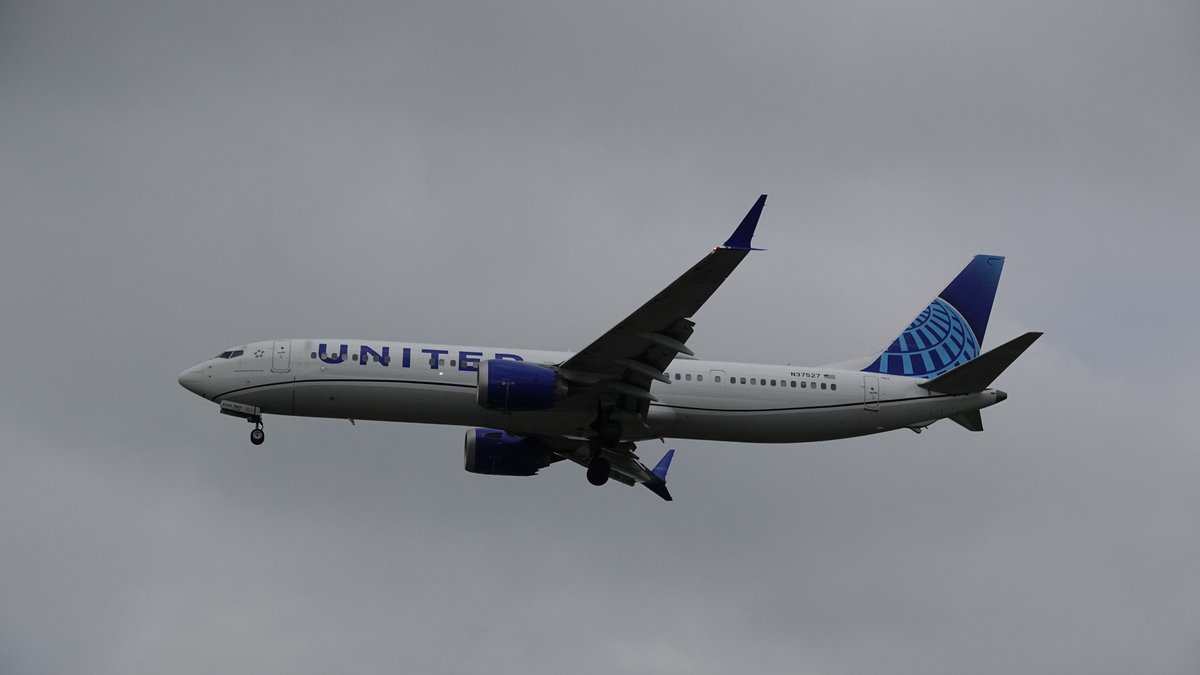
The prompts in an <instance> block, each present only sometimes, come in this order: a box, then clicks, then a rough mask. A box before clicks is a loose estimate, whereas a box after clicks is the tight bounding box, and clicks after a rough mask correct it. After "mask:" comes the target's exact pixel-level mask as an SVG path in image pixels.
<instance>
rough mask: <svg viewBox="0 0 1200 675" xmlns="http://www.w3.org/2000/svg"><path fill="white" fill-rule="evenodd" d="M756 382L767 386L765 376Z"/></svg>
mask: <svg viewBox="0 0 1200 675" xmlns="http://www.w3.org/2000/svg"><path fill="white" fill-rule="evenodd" d="M758 383H759V384H761V385H762V386H764V387H765V386H767V378H765V377H764V378H763V379H761V380H759V381H758Z"/></svg>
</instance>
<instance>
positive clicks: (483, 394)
mask: <svg viewBox="0 0 1200 675" xmlns="http://www.w3.org/2000/svg"><path fill="white" fill-rule="evenodd" d="M477 389H478V395H477V398H478V401H479V405H481V406H483V407H484V408H488V409H489V410H545V409H546V408H552V407H554V403H555V402H556V401H559V400H561V399H563V398H565V397H566V395H567V385H566V383H565V382H563V381H562V379H561V378H559V376H558V373H557V372H555V371H554V369H553V368H547V367H546V366H539V365H537V364H535V363H525V362H524V361H509V360H507V359H489V360H487V361H484V362H483V363H481V364H479V379H478V380H477Z"/></svg>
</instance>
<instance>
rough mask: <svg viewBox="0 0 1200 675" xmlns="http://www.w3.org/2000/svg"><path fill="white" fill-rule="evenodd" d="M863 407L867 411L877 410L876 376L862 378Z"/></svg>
mask: <svg viewBox="0 0 1200 675" xmlns="http://www.w3.org/2000/svg"><path fill="white" fill-rule="evenodd" d="M863 407H864V408H866V409H867V410H879V377H878V376H877V375H864V376H863Z"/></svg>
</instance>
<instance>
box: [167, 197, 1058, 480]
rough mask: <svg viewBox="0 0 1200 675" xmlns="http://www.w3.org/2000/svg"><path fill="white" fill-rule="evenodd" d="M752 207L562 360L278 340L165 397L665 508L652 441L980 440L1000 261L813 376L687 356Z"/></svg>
mask: <svg viewBox="0 0 1200 675" xmlns="http://www.w3.org/2000/svg"><path fill="white" fill-rule="evenodd" d="M766 198H767V196H766V195H762V196H760V197H759V198H758V200H757V201H756V202H755V203H754V206H753V207H752V208H751V209H750V211H749V212H748V213H747V214H746V216H745V218H743V219H742V221H741V222H740V223H739V224H738V226H737V228H736V229H735V230H734V232H733V234H732V235H731V236H730V237H729V239H727V240H726V241H725V243H724V244H722V245H720V246H717V247H716V248H714V249H713V250H712V251H711V252H710V253H709V254H708V255H707V256H705V257H704V258H703V259H701V260H700V262H698V263H696V264H695V265H694V266H693V267H692V268H691V269H689V270H688V271H686V272H684V273H683V275H682V276H680V277H679V278H678V279H676V280H675V281H674V282H673V283H671V284H670V285H669V286H667V287H666V288H665V289H663V290H662V291H661V292H659V293H658V294H657V295H655V296H654V297H653V298H651V299H650V300H649V301H648V302H646V303H645V304H643V305H642V306H641V307H639V308H638V309H637V310H635V311H634V312H633V313H632V314H630V315H629V316H628V317H626V318H625V319H624V320H623V321H621V322H620V323H618V324H616V325H615V326H614V327H613V328H612V329H610V330H609V331H608V332H606V333H604V334H603V335H601V336H600V337H598V338H596V339H595V340H594V341H593V342H592V343H591V344H589V345H587V346H586V347H584V348H583V349H582V350H580V351H578V352H559V351H539V350H532V349H518V348H496V347H481V346H462V345H444V344H427V343H413V342H394V341H386V340H355V339H279V340H265V341H260V342H252V343H249V344H245V345H241V346H238V347H234V348H231V349H226V350H224V351H222V352H221V353H220V354H218V355H216V356H214V357H213V358H211V359H208V360H207V361H204V362H202V363H200V364H197V365H195V366H193V367H191V368H188V369H187V370H185V371H184V372H183V373H182V374H181V375H180V376H179V383H180V384H181V385H183V387H184V388H186V389H188V390H189V391H191V392H193V393H195V394H198V395H200V396H202V397H204V398H206V399H208V400H210V401H213V402H214V403H217V404H219V405H220V412H221V413H223V414H226V415H230V416H234V417H240V418H244V419H246V420H247V421H248V422H250V423H252V424H254V428H253V430H252V431H251V432H250V441H251V443H253V444H255V445H259V444H261V443H262V442H263V440H264V438H265V434H264V432H263V415H267V414H271V415H295V416H304V417H325V418H337V419H349V420H351V421H352V422H353V421H354V420H382V421H392V422H417V423H425V424H444V425H457V426H466V427H470V428H469V429H468V430H467V433H466V439H465V441H464V455H465V468H466V470H467V471H469V472H472V473H477V474H487V475H507V476H531V475H534V474H536V473H538V471H539V470H541V469H543V468H546V467H547V466H549V465H550V464H552V463H554V462H558V461H561V460H564V459H566V460H570V461H572V462H575V463H576V464H579V465H581V466H583V467H585V468H586V469H587V479H588V482H590V483H592V484H593V485H603V484H605V483H606V482H607V481H608V480H609V479H613V480H616V481H618V482H621V483H624V484H626V485H639V484H640V485H644V486H646V487H647V488H649V489H650V490H651V491H652V492H654V493H655V494H656V495H658V496H659V497H661V498H663V499H665V500H667V501H671V499H672V496H671V493H670V492H669V491H668V490H667V487H666V479H667V471H668V469H669V468H670V465H671V461H672V459H673V457H674V455H675V449H674V448H672V449H669V450H668V451H667V453H666V454H665V455H664V456H663V457H662V459H661V460H660V461H659V462H658V463H657V464H656V465H655V466H654V467H653V468H651V467H649V466H647V465H645V464H643V463H642V461H641V459H640V458H639V457H638V455H637V454H636V453H635V450H636V448H637V443H638V442H642V441H649V440H653V439H658V440H664V441H665V439H666V438H675V439H701V440H714V441H730V442H745V443H800V442H809V441H825V440H831V439H838V438H848V437H853V436H863V435H867V434H874V433H879V432H884V431H892V430H897V429H911V430H913V431H916V432H917V433H920V432H921V431H922V430H923V429H925V428H926V427H928V426H929V425H931V424H933V423H934V422H936V421H938V420H941V419H950V420H952V421H954V422H956V423H958V424H959V425H961V426H963V427H965V428H966V429H968V430H970V431H982V430H983V422H982V418H981V416H980V412H979V411H980V410H981V409H983V408H986V407H988V406H992V405H995V404H997V403H1000V402H1001V401H1004V400H1005V399H1006V398H1007V397H1008V394H1006V393H1005V392H1003V391H1001V390H999V389H994V388H992V387H991V385H992V382H993V381H994V380H995V379H996V378H997V377H998V376H999V375H1000V374H1001V373H1002V372H1003V371H1004V370H1005V369H1006V368H1008V366H1009V365H1011V364H1012V363H1013V361H1015V360H1016V359H1017V358H1018V357H1019V356H1020V355H1021V354H1022V353H1023V352H1024V351H1025V350H1026V349H1028V348H1029V346H1030V345H1032V344H1033V342H1034V341H1035V340H1037V339H1038V338H1039V337H1041V335H1042V333H1040V332H1029V333H1025V334H1024V335H1021V336H1020V337H1017V338H1015V339H1013V340H1010V341H1009V342H1006V343H1004V344H1003V345H1000V346H999V347H997V348H995V349H993V350H991V351H988V352H983V351H982V350H981V345H982V344H983V337H984V332H985V331H986V329H987V324H988V318H989V316H990V315H991V310H992V303H993V300H994V299H995V295H996V288H997V286H998V284H999V281H1000V272H1001V270H1002V268H1003V266H1004V258H1003V257H1001V256H995V255H977V256H975V257H974V258H973V259H972V260H971V261H970V262H969V263H968V264H967V266H966V267H965V268H963V270H962V271H961V272H960V273H959V274H958V276H956V277H955V278H954V279H953V280H952V281H951V282H950V284H949V285H948V286H946V288H945V289H944V290H943V291H942V292H941V293H939V294H938V295H937V296H936V297H935V298H934V299H933V300H932V301H931V302H930V303H929V304H928V305H927V306H926V307H925V308H924V309H923V310H922V311H921V313H920V314H918V315H917V317H916V318H915V319H913V321H912V322H911V323H910V324H909V325H908V327H907V328H905V329H904V330H903V331H901V332H900V334H899V335H898V336H897V337H896V338H895V339H894V340H892V342H891V343H890V345H889V346H888V347H887V348H885V349H883V350H882V351H880V352H878V353H876V354H872V355H870V356H866V357H862V358H859V359H852V360H849V361H843V362H839V363H835V364H830V365H825V366H792V365H768V364H754V363H733V362H726V361H706V360H701V359H698V358H696V356H695V354H694V353H693V352H692V350H691V349H689V348H688V346H687V342H688V338H690V337H691V336H692V333H693V331H694V328H695V326H696V324H695V322H693V321H692V317H693V316H694V315H695V314H696V312H697V311H698V310H699V309H700V307H701V306H702V305H703V304H704V303H705V301H707V300H708V299H709V298H710V297H711V296H712V294H713V293H714V292H715V291H716V290H717V288H718V287H719V286H720V285H721V284H722V282H724V281H725V279H726V278H727V277H728V276H729V275H730V274H731V273H732V272H733V270H734V268H736V267H737V266H738V264H739V263H741V261H742V260H743V259H744V258H745V257H746V256H747V255H748V254H749V253H750V252H751V251H758V250H762V249H756V248H753V247H751V245H750V243H751V238H752V237H753V236H754V233H755V228H756V227H757V225H758V221H759V217H760V216H761V214H762V210H763V206H764V204H765V203H766Z"/></svg>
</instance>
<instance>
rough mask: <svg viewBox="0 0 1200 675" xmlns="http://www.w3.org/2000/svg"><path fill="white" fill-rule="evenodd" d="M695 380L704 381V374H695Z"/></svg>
mask: <svg viewBox="0 0 1200 675" xmlns="http://www.w3.org/2000/svg"><path fill="white" fill-rule="evenodd" d="M696 381H697V382H703V381H704V376H703V375H697V376H696Z"/></svg>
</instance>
